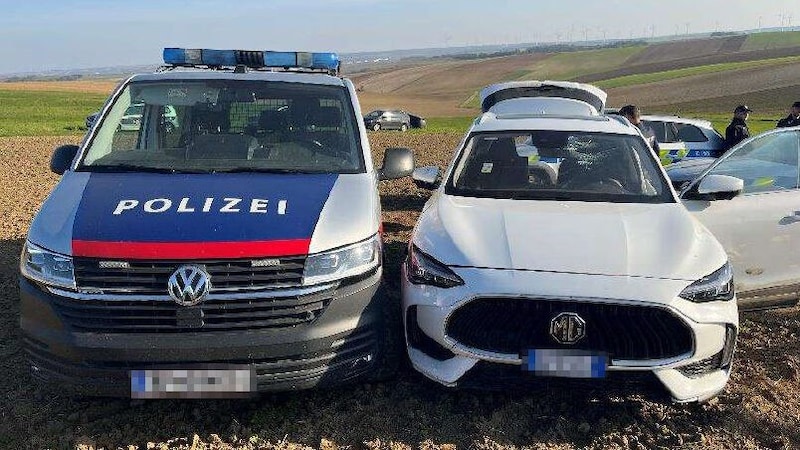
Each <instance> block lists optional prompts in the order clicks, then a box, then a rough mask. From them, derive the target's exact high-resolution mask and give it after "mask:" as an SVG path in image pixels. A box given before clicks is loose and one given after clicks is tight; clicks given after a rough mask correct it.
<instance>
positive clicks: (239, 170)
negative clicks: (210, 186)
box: [211, 167, 329, 173]
mask: <svg viewBox="0 0 800 450" xmlns="http://www.w3.org/2000/svg"><path fill="white" fill-rule="evenodd" d="M211 172H213V173H329V172H327V171H320V170H316V171H315V170H301V169H274V168H266V167H227V168H224V169H212V170H211Z"/></svg>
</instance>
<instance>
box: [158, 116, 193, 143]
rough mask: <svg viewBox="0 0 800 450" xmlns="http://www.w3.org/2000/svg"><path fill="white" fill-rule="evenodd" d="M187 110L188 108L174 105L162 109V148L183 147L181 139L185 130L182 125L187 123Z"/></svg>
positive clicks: (160, 124) (160, 127)
mask: <svg viewBox="0 0 800 450" xmlns="http://www.w3.org/2000/svg"><path fill="white" fill-rule="evenodd" d="M186 109H187V108H186V107H182V106H172V105H164V106H163V107H161V115H160V117H159V136H160V137H161V141H160V145H159V146H160V147H162V148H177V147H182V143H181V137H182V136H183V131H184V130H183V127H182V126H181V125H182V124H185V123H186V121H185V118H186V117H185V116H186Z"/></svg>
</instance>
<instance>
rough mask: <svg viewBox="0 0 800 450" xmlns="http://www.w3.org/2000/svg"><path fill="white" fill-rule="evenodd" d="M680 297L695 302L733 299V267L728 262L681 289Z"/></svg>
mask: <svg viewBox="0 0 800 450" xmlns="http://www.w3.org/2000/svg"><path fill="white" fill-rule="evenodd" d="M680 297H681V298H683V299H686V300H689V301H690V302H695V303H706V302H715V301H720V300H722V301H727V300H733V269H732V268H731V265H730V263H727V262H726V263H725V265H724V266H722V267H720V268H719V269H717V270H716V271H715V272H714V273H712V274H711V275H707V276H705V277H703V278H701V279H699V280H697V281H695V282H694V283H692V284H690V285H689V287H687V288H686V289H684V290H683V292H681V295H680Z"/></svg>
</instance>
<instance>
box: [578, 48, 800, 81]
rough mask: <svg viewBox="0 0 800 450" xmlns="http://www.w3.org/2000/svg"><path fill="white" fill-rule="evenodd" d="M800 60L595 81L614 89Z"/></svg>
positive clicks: (791, 61)
mask: <svg viewBox="0 0 800 450" xmlns="http://www.w3.org/2000/svg"><path fill="white" fill-rule="evenodd" d="M797 62H800V56H789V57H786V58H773V59H764V60H759V61H746V62H736V63H722V64H709V65H706V66H696V67H688V68H685V69H675V70H667V71H664V72H654V73H643V74H637V75H628V76H624V77H618V78H612V79H609V80H603V81H598V82H595V83H593V84H594V85H596V86H598V87H600V88H603V89H613V88H618V87H625V86H635V85H639V84H647V83H656V82H658V81H666V80H672V79H675V78H683V77H690V76H694V75H706V74H710V73H717V72H726V71H730V70H743V69H749V68H753V67H765V66H772V65H782V64H792V63H797Z"/></svg>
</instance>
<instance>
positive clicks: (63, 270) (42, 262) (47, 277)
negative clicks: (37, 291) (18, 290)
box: [19, 241, 75, 289]
mask: <svg viewBox="0 0 800 450" xmlns="http://www.w3.org/2000/svg"><path fill="white" fill-rule="evenodd" d="M19 270H20V272H21V273H22V275H23V276H24V277H25V278H27V279H29V280H32V281H35V282H37V283H41V284H44V285H46V286H56V287H61V288H67V289H75V271H74V269H73V267H72V258H70V257H69V256H64V255H60V254H58V253H53V252H51V251H48V250H45V249H43V248H41V247H39V246H37V245H33V244H31V243H30V242H28V241H25V246H24V247H23V248H22V255H21V256H20V258H19Z"/></svg>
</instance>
